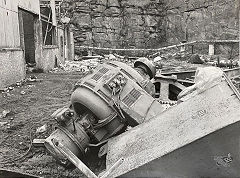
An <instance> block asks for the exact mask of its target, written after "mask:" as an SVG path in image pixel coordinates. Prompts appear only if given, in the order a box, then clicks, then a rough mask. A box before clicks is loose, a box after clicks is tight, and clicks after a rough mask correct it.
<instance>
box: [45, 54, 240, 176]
mask: <svg viewBox="0 0 240 178" xmlns="http://www.w3.org/2000/svg"><path fill="white" fill-rule="evenodd" d="M110 57H113V56H111V55H110ZM110 57H109V58H108V59H110ZM120 60H125V59H124V58H123V59H121V58H120ZM100 63H102V62H100ZM69 66H71V67H70V68H78V66H75V65H74V64H73V63H72V64H71V65H69ZM195 76H196V77H195V81H194V82H192V81H188V80H183V79H179V78H178V77H177V76H174V75H161V74H158V75H157V76H156V70H155V68H154V65H153V63H152V62H151V61H149V60H148V59H147V58H139V59H138V60H136V61H135V63H134V65H133V68H132V67H130V66H129V65H127V64H126V63H122V62H119V61H117V60H114V61H113V60H111V59H110V60H107V61H104V62H103V64H98V65H97V67H96V68H95V69H94V70H93V71H92V72H90V73H88V75H86V76H85V77H84V78H82V79H80V80H79V82H77V83H76V85H75V87H74V90H73V93H72V95H71V104H70V106H69V107H68V108H60V109H59V110H57V111H56V112H55V113H54V114H53V115H52V118H54V119H55V120H56V122H57V127H56V130H55V131H54V132H53V133H52V134H51V135H50V136H49V137H48V138H47V139H46V140H45V143H44V144H45V146H46V148H47V150H48V151H49V152H50V153H51V154H52V156H53V157H55V158H56V159H57V160H58V161H59V163H60V164H62V165H64V166H66V167H69V166H71V165H72V164H74V165H75V166H76V167H77V168H78V169H79V170H81V171H82V172H83V173H84V174H85V175H86V176H87V177H117V176H122V175H124V176H130V177H139V176H140V177H158V176H166V175H167V176H170V177H171V176H172V177H174V176H188V177H189V176H190V177H193V176H200V177H202V176H205V177H206V176H213V175H214V176H216V175H217V176H222V177H224V176H225V177H226V176H227V177H229V176H237V175H239V174H240V172H239V170H240V169H238V168H239V165H240V164H239V161H240V159H239V158H240V157H239V153H238V151H237V150H238V146H237V145H233V141H236V139H238V138H239V136H238V135H237V134H235V130H234V129H233V130H234V133H233V136H234V137H232V138H231V139H230V138H228V137H221V139H222V138H223V139H222V140H219V138H220V135H221V134H219V133H221V132H222V130H223V132H224V133H225V132H226V134H230V132H229V130H228V129H227V130H226V129H225V127H227V126H228V125H230V124H237V126H238V125H239V124H238V121H239V118H240V117H239V116H240V112H239V109H238V108H239V99H240V94H239V93H238V91H237V90H236V88H235V87H234V85H233V84H232V82H231V81H230V80H229V78H228V77H227V76H226V74H224V73H223V71H222V70H221V69H219V68H216V67H206V68H199V69H198V70H197V72H196V74H195ZM187 86H189V87H187ZM163 104H167V105H169V106H172V107H171V108H172V109H170V110H166V108H168V107H165V106H164V105H163ZM219 107H220V108H221V112H220V111H219V114H216V113H217V110H218V109H219ZM230 113H231V114H230ZM229 117H230V119H229ZM232 127H234V128H235V127H236V126H235V125H232ZM216 133H218V134H216ZM209 134H210V136H208V135H209ZM211 134H212V135H214V136H212V137H214V138H215V139H216V141H215V144H216V146H214V144H210V143H209V144H208V145H209V147H207V148H206V149H207V150H208V151H209V150H210V151H209V152H211V154H209V152H208V154H206V151H205V150H204V149H202V150H199V149H196V146H195V145H196V144H197V145H199V146H200V147H201V148H204V146H205V147H206V143H208V142H209V139H210V140H211V141H212V140H213V138H209V137H211ZM196 142H198V143H196ZM189 145H190V146H189ZM222 146H224V149H223V148H222ZM185 147H186V148H185ZM93 148H98V150H99V151H98V157H100V158H104V159H105V166H106V169H105V170H102V173H101V174H100V175H99V176H96V175H95V174H94V173H93V172H92V171H91V170H90V169H89V168H88V167H87V166H86V165H85V164H84V162H83V160H84V157H85V156H86V153H87V152H88V151H89V150H91V149H93ZM176 150H180V151H176ZM181 150H182V151H181ZM186 150H187V151H186ZM189 152H190V153H192V152H194V155H193V154H190V157H191V159H188V155H189ZM226 155H228V157H229V155H230V158H231V161H227V160H225V156H226ZM214 156H215V157H214ZM213 157H214V158H213ZM232 157H234V160H236V161H235V162H232ZM173 158H174V160H175V161H174V163H173V162H172V161H173ZM215 158H216V159H215ZM230 158H229V159H228V160H230ZM199 160H202V163H201V164H200V163H199ZM194 161H195V163H196V164H195V163H194ZM203 163H204V164H203ZM186 164H187V165H188V166H186V167H184V166H183V165H186ZM224 165H227V166H224ZM230 165H232V166H231V167H230ZM226 167H228V168H226ZM150 170H151V171H150ZM172 170H174V171H172ZM198 170H201V171H200V172H199V171H198Z"/></svg>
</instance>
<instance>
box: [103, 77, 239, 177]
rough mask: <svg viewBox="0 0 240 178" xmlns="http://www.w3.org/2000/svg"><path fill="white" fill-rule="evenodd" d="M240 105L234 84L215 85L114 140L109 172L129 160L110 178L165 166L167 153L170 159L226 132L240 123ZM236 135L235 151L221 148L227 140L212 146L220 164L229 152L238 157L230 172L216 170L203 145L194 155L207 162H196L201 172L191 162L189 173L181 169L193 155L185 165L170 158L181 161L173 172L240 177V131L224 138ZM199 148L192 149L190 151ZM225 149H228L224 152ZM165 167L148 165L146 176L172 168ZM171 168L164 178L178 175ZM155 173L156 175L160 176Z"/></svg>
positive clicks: (110, 150) (235, 157)
mask: <svg viewBox="0 0 240 178" xmlns="http://www.w3.org/2000/svg"><path fill="white" fill-rule="evenodd" d="M239 106H240V101H239V99H238V98H237V97H236V95H235V93H234V92H233V90H232V89H231V88H230V87H229V86H228V83H227V82H226V81H225V80H224V81H222V82H221V83H220V84H219V85H216V86H215V87H213V88H211V89H209V90H207V91H205V92H203V93H201V94H198V95H197V96H195V97H193V98H191V99H189V100H187V101H185V102H182V103H180V104H178V105H177V106H175V107H172V108H170V109H169V110H167V111H165V112H163V113H162V114H160V115H158V116H157V117H155V118H154V119H152V120H150V121H148V122H146V123H143V124H141V125H139V126H137V127H135V128H133V129H131V130H129V131H127V132H125V133H123V134H121V135H120V136H118V137H115V138H113V139H111V140H110V141H109V147H108V148H109V151H108V154H107V162H106V165H107V169H108V168H109V167H111V165H113V164H114V163H115V162H116V161H117V160H118V159H120V158H123V160H124V161H123V163H122V164H121V165H120V166H119V167H118V168H116V169H115V171H114V172H113V173H112V174H111V175H110V176H109V177H116V176H120V175H124V176H127V175H128V174H127V173H128V172H130V171H131V172H130V173H132V172H135V173H136V172H137V171H139V169H140V168H142V167H144V166H146V167H147V165H150V163H154V162H155V163H156V162H157V163H159V161H157V160H161V159H162V158H164V157H165V156H166V155H170V154H172V153H174V152H175V151H177V150H180V152H181V150H182V148H183V147H185V146H187V145H190V146H191V145H192V144H193V142H195V141H197V140H201V138H203V137H206V136H207V135H209V134H213V133H215V132H216V131H220V130H221V129H223V128H225V127H227V126H229V125H231V124H238V125H239V123H238V121H239V120H240V110H239ZM220 135H221V134H220ZM231 136H233V137H235V140H238V142H237V143H236V144H235V145H233V144H229V146H230V147H232V150H229V151H226V152H223V150H222V149H221V147H220V145H221V141H220V140H218V141H219V144H216V146H215V147H214V144H213V145H211V148H212V151H213V152H212V153H211V155H212V156H218V158H216V160H218V161H217V162H221V161H219V160H221V158H223V157H226V156H228V153H230V154H231V155H234V160H235V162H234V166H231V167H228V168H226V167H224V166H222V167H221V166H220V167H218V168H216V169H213V167H214V166H215V165H216V160H214V159H211V158H209V157H206V158H205V157H201V156H202V155H204V153H205V151H206V150H209V149H206V150H205V149H204V146H201V147H200V148H202V149H200V150H198V151H197V150H196V155H192V157H194V156H195V157H196V159H198V160H201V161H198V162H196V164H195V169H191V168H192V167H191V164H189V165H190V166H189V167H188V166H186V169H183V170H184V171H181V169H180V168H183V167H184V166H183V165H184V164H185V161H186V160H188V159H187V157H186V158H185V159H183V161H182V162H181V161H179V160H181V159H178V157H173V158H171V159H169V160H168V162H169V163H171V161H172V162H174V161H176V162H177V163H178V164H173V166H172V167H171V166H170V168H172V169H173V170H180V171H179V172H178V173H179V174H178V176H181V175H182V176H183V177H184V176H185V175H187V173H188V172H189V175H191V176H199V175H201V174H198V173H199V172H204V173H205V174H203V176H207V175H208V173H209V175H214V174H215V175H217V176H222V177H224V176H225V177H226V176H227V177H231V176H232V177H234V176H236V175H240V169H239V165H240V160H239V157H240V155H239V151H238V150H239V149H240V145H239V136H238V133H236V132H235V134H233V135H231V132H229V133H228V136H226V135H225V137H222V138H225V139H224V140H225V141H227V140H228V139H227V138H230V137H231ZM229 141H230V139H229ZM209 142H210V141H209ZM209 142H206V143H205V145H208V144H209ZM226 144H227V142H226ZM209 145H210V144H209ZM225 147H226V146H225ZM193 150H194V149H193ZM193 150H191V149H189V151H193ZM219 150H222V152H221V151H219ZM200 153H201V154H200ZM189 154H190V152H189ZM189 158H191V157H189ZM209 159H211V161H208V162H206V163H205V160H209ZM210 163H211V166H209V167H207V166H203V165H205V164H206V165H209V164H210ZM192 164H193V163H192ZM220 164H221V163H220ZM161 165H162V164H153V165H152V166H150V167H148V172H149V174H148V175H146V174H145V175H144V176H145V177H151V176H152V175H155V177H156V175H158V173H159V170H166V169H164V168H166V167H164V166H163V167H161ZM168 165H171V164H168ZM193 165H194V164H193ZM178 166H179V167H178ZM187 168H189V169H187ZM236 168H238V169H236ZM196 169H201V170H200V171H198V172H196V174H194V171H193V170H196ZM168 170H169V172H167V173H169V175H167V174H160V175H158V176H170V177H171V175H174V174H173V173H174V171H173V172H171V171H170V170H171V169H168ZM224 170H226V171H224ZM140 172H141V171H140ZM154 172H155V173H156V174H154ZM160 172H161V171H160ZM130 173H129V174H130ZM145 173H146V169H145ZM163 173H164V172H163ZM190 173H192V174H190ZM133 175H135V174H133ZM189 175H187V176H189ZM124 176H123V177H124ZM144 176H143V177H144ZM130 177H131V176H130ZM134 177H135V176H134Z"/></svg>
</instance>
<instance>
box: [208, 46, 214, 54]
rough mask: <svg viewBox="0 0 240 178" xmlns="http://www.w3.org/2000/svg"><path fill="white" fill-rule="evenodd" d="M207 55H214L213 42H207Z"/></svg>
mask: <svg viewBox="0 0 240 178" xmlns="http://www.w3.org/2000/svg"><path fill="white" fill-rule="evenodd" d="M208 55H210V56H212V55H214V43H210V44H209V51H208Z"/></svg>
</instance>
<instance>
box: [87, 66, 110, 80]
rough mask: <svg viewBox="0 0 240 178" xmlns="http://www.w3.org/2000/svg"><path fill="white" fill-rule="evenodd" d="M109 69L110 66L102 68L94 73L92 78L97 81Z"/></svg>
mask: <svg viewBox="0 0 240 178" xmlns="http://www.w3.org/2000/svg"><path fill="white" fill-rule="evenodd" d="M108 71H109V69H108V68H105V67H103V68H101V69H100V70H99V71H98V72H97V73H96V74H94V75H93V76H92V77H91V79H93V80H95V81H96V82H97V81H98V80H100V79H101V78H102V76H103V75H104V74H105V73H107V72H108Z"/></svg>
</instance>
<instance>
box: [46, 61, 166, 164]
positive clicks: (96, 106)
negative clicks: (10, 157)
mask: <svg viewBox="0 0 240 178" xmlns="http://www.w3.org/2000/svg"><path fill="white" fill-rule="evenodd" d="M155 73H156V71H155V68H154V65H153V64H152V63H151V62H150V61H149V60H148V59H147V58H139V59H138V60H137V61H136V62H135V63H134V68H132V67H130V66H128V65H127V64H125V63H121V62H117V61H115V62H107V63H104V64H101V65H99V66H98V67H97V68H96V69H95V70H94V72H93V73H91V74H89V75H87V76H86V77H84V78H82V79H81V80H80V81H79V82H77V84H76V85H75V87H74V90H73V93H72V95H71V106H70V107H69V108H63V109H60V110H57V111H56V112H55V113H54V114H53V117H54V118H55V119H56V121H57V123H58V126H57V129H56V130H55V131H54V132H53V133H52V134H51V135H50V136H49V137H48V138H47V139H46V141H45V146H46V148H47V149H48V150H49V151H50V153H51V154H52V155H53V156H54V157H55V158H56V159H57V160H58V161H59V162H60V163H61V164H64V165H68V164H69V162H68V161H67V160H66V158H65V156H64V155H63V154H62V153H61V152H60V151H59V150H58V148H57V147H56V145H55V144H56V143H55V142H56V140H57V144H61V145H65V146H66V147H67V148H68V149H69V150H70V151H71V152H72V153H73V154H74V155H76V156H77V157H78V158H79V159H81V158H82V157H83V156H84V154H85V152H86V151H87V150H88V149H89V147H91V145H102V144H104V143H105V142H106V141H107V140H108V139H109V138H111V137H113V136H115V135H117V134H120V133H122V132H124V131H125V130H126V128H127V127H128V126H130V127H134V126H136V125H138V124H141V123H143V122H145V121H147V120H149V119H151V118H152V117H153V116H156V115H157V114H159V113H161V112H162V111H163V110H164V108H163V107H162V105H161V104H160V103H159V102H158V101H157V100H156V99H155V98H154V97H153V96H154V95H155V86H154V84H153V83H152V82H151V79H152V78H153V77H154V76H155ZM143 103H144V105H143Z"/></svg>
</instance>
